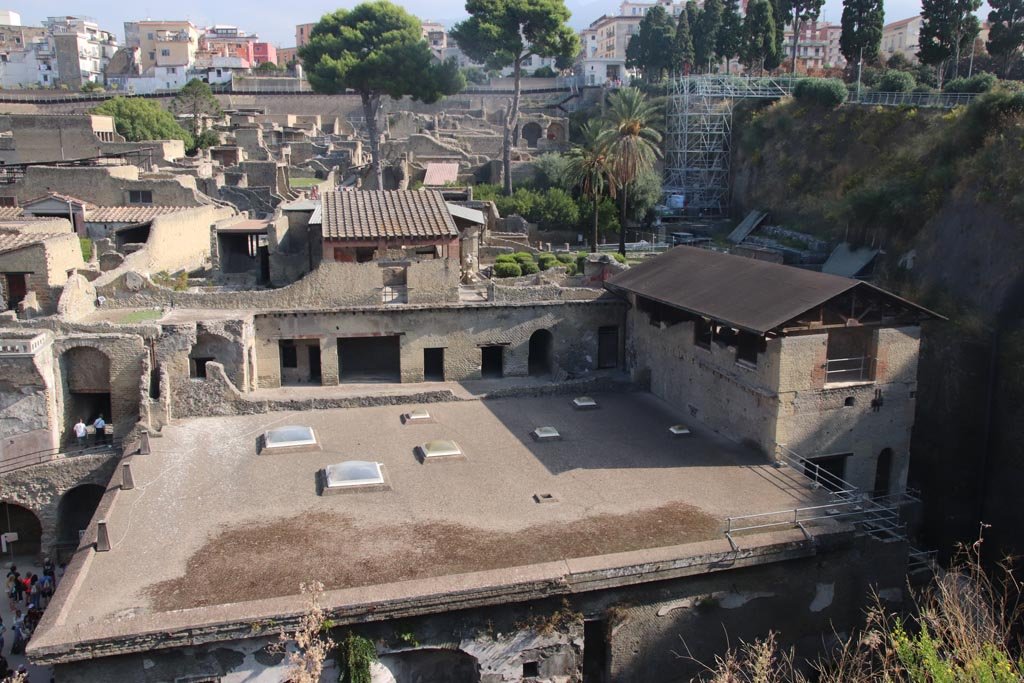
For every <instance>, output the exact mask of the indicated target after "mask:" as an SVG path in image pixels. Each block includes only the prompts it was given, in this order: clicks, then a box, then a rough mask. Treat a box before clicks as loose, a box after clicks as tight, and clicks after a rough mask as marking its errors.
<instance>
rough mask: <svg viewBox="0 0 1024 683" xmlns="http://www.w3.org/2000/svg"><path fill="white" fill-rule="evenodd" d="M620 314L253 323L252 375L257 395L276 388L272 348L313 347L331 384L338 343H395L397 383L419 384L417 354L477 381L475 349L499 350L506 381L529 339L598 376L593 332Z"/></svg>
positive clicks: (450, 312) (562, 308)
mask: <svg viewBox="0 0 1024 683" xmlns="http://www.w3.org/2000/svg"><path fill="white" fill-rule="evenodd" d="M623 317H624V306H623V304H622V303H621V302H620V301H618V300H615V299H606V300H601V301H591V302H580V303H568V302H566V303H547V304H542V303H538V304H535V305H505V306H501V305H487V304H483V305H477V306H465V307H459V308H422V309H413V310H410V309H408V308H396V309H393V310H391V309H376V310H367V311H361V312H358V313H355V312H337V313H315V312H311V311H303V312H295V313H273V314H269V315H258V316H257V317H256V320H255V327H256V355H257V372H258V378H259V386H260V387H276V386H280V384H281V361H280V351H279V341H280V340H282V339H304V340H310V339H314V340H319V342H320V347H321V352H320V358H321V363H322V382H323V383H324V384H325V385H331V384H337V383H338V372H339V370H338V359H339V352H338V339H339V338H347V337H382V336H393V335H398V336H399V337H400V374H401V380H402V381H403V382H422V381H424V349H426V348H443V349H444V376H445V378H446V379H448V380H453V381H461V380H468V379H479V378H480V377H481V374H480V373H481V347H484V346H500V347H503V352H502V355H503V371H504V374H505V375H506V376H522V375H526V374H527V370H528V360H529V351H530V348H529V347H530V344H529V342H530V337H531V335H532V334H533V333H534V332H537V331H538V330H549V331H550V332H551V333H552V335H553V347H552V352H553V356H554V360H555V364H556V367H557V368H560V369H562V370H564V371H566V372H569V373H574V374H583V373H586V372H588V371H591V370H595V369H597V338H598V328H600V327H606V326H617V327H619V328H620V330H621V328H622V326H623V324H624V319H623Z"/></svg>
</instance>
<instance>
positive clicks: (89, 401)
mask: <svg viewBox="0 0 1024 683" xmlns="http://www.w3.org/2000/svg"><path fill="white" fill-rule="evenodd" d="M60 368H61V376H62V377H63V387H64V443H68V442H71V441H72V431H71V430H72V427H73V426H74V424H75V423H76V422H78V420H79V419H82V420H84V421H85V423H86V424H87V425H89V424H92V423H93V422H94V421H95V420H96V418H97V417H99V416H100V415H102V416H103V419H104V420H105V421H106V422H107V424H113V423H114V418H115V417H116V416H115V415H113V411H112V410H111V404H110V358H108V357H107V354H105V353H103V352H102V351H100V350H99V349H94V348H92V347H90V346H76V347H74V348H70V349H68V350H67V351H65V352H64V353H63V354H62V355H61V357H60ZM97 438H102V435H97Z"/></svg>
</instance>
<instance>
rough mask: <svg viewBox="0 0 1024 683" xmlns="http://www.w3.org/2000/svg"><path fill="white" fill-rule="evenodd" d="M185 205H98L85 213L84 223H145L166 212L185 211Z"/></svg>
mask: <svg viewBox="0 0 1024 683" xmlns="http://www.w3.org/2000/svg"><path fill="white" fill-rule="evenodd" d="M188 208H189V207H187V206H153V205H151V204H139V205H133V206H98V207H96V208H94V209H89V210H88V211H86V213H85V222H86V223H146V222H148V221H151V220H153V219H154V218H156V217H157V216H162V215H164V214H167V213H177V212H178V211H187V210H188Z"/></svg>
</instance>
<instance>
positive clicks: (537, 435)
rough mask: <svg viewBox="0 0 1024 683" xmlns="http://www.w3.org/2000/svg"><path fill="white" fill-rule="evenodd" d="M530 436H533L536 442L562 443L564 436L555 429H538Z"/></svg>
mask: <svg viewBox="0 0 1024 683" xmlns="http://www.w3.org/2000/svg"><path fill="white" fill-rule="evenodd" d="M530 434H532V435H533V439H534V441H560V440H561V439H562V435H561V434H559V433H558V430H557V429H555V428H554V427H537V428H536V429H534V430H533V431H532V432H530Z"/></svg>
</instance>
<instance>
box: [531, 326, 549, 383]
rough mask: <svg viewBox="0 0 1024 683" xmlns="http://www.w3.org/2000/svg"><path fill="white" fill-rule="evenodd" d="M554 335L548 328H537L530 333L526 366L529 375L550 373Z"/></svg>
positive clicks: (535, 375) (537, 375) (536, 375)
mask: <svg viewBox="0 0 1024 683" xmlns="http://www.w3.org/2000/svg"><path fill="white" fill-rule="evenodd" d="M553 346H554V337H553V336H552V334H551V332H550V331H548V330H537V331H536V332H534V333H533V334H532V335H530V355H529V359H528V361H527V366H528V369H529V373H530V376H531V377H539V376H543V375H550V374H551V368H552V362H551V353H552V347H553Z"/></svg>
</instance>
